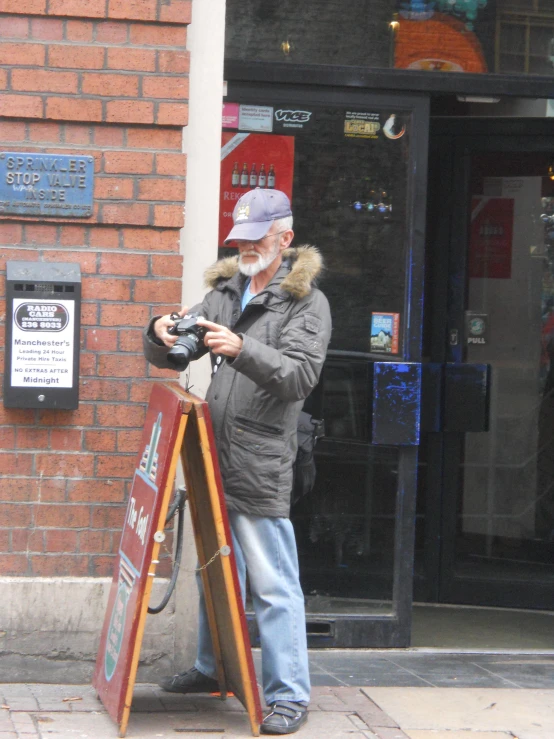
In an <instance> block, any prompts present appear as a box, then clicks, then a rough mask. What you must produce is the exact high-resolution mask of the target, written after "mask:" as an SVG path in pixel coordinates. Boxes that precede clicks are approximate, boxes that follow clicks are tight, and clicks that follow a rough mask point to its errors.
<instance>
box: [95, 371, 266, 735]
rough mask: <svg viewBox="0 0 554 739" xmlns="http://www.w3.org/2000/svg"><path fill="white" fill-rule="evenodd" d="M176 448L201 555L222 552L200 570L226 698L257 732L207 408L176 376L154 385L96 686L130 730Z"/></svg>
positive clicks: (122, 728)
mask: <svg viewBox="0 0 554 739" xmlns="http://www.w3.org/2000/svg"><path fill="white" fill-rule="evenodd" d="M179 456H181V460H182V464H183V468H184V471H185V479H186V482H187V496H188V501H189V506H190V509H191V514H192V519H193V528H194V535H195V540H196V546H197V552H198V558H199V562H200V564H205V563H206V562H207V561H208V559H209V558H211V556H212V554H214V553H215V552H211V549H212V548H213V547H214V546H216V547H217V551H218V553H221V554H222V555H223V552H224V553H225V554H224V555H223V556H219V557H217V562H216V563H215V567H212V566H210V568H209V570H208V568H206V569H205V570H203V571H202V577H203V581H204V589H205V595H206V603H207V607H208V616H209V621H210V628H211V634H212V640H213V642H214V651H215V655H216V662H217V664H218V681H219V684H220V690H221V697H222V698H225V697H226V691H227V689H229V690H232V691H233V692H234V693H235V695H236V696H237V698H239V700H241V702H242V703H243V705H244V706H245V708H246V710H247V712H248V715H249V718H250V723H251V728H252V733H253V735H254V736H258V735H259V724H260V723H261V719H262V712H261V706H260V700H259V695H258V690H257V685H256V675H255V672H254V665H253V662H252V653H251V650H250V642H249V639H248V630H247V626H246V616H245V614H244V608H243V604H242V598H241V594H240V587H239V582H238V575H237V571H236V563H235V559H234V554H233V552H232V538H231V532H230V528H229V522H228V518H227V512H226V508H225V499H224V495H223V487H222V484H221V475H220V472H219V466H218V462H217V455H216V453H215V440H214V437H213V431H212V426H211V420H210V417H209V411H208V406H207V403H206V402H205V401H203V400H201V399H199V398H196V397H195V396H193V395H190V394H189V393H186V392H185V391H184V390H183V389H182V388H181V386H180V385H177V384H174V383H168V384H166V385H160V384H156V385H154V387H153V390H152V394H151V398H150V403H149V406H148V411H147V414H146V420H145V425H144V431H143V435H142V440H141V447H140V452H139V454H138V457H137V464H136V469H135V475H134V479H133V486H132V489H131V493H130V496H129V503H128V506H127V511H126V513H125V519H124V525H123V531H122V536H121V544H120V548H119V553H118V557H117V559H116V562H115V567H114V575H113V580H112V585H111V589H110V595H109V600H108V606H107V609H106V616H105V619H104V625H103V629H102V634H101V639H100V647H99V650H98V657H97V661H96V669H95V673H94V677H93V685H94V687H95V688H96V690H97V692H98V696H99V698H100V699H101V700H102V702H103V704H104V706H105V708H106V710H107V711H108V713H109V715H110V716H111V718H112V719H113V720H114V721H115V722H116V723H117V724H118V725H119V735H120V736H121V737H124V736H125V734H126V731H127V725H128V721H129V715H130V710H131V703H132V696H133V689H134V684H135V679H136V674H137V669H138V661H139V656H140V647H141V644H142V638H143V635H144V627H145V621H146V614H147V610H148V602H149V599H150V593H151V590H152V582H153V578H154V574H155V570H156V564H157V559H158V554H159V549H160V545H161V541H162V540H163V538H162V537H163V529H164V526H165V520H166V516H167V510H168V507H169V501H170V499H171V497H172V495H173V488H174V481H175V473H176V469H177V464H178V460H179ZM156 533H157V536H156V537H155V534H156Z"/></svg>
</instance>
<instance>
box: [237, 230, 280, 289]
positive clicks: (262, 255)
mask: <svg viewBox="0 0 554 739" xmlns="http://www.w3.org/2000/svg"><path fill="white" fill-rule="evenodd" d="M280 235H281V233H279V232H276V230H275V223H273V224H272V225H271V228H270V229H269V231H268V232H267V234H266V235H265V236H264V237H263V238H261V239H258V241H242V240H238V239H237V241H236V244H237V247H238V250H239V270H240V271H241V272H242V274H243V275H246V276H247V277H255V275H257V274H259V273H260V272H263V271H264V269H267V268H268V267H269V265H270V264H271V263H272V262H273V261H274V260H275V259H276V258H277V257H278V256H279V254H280V252H281V249H280V238H279V237H280Z"/></svg>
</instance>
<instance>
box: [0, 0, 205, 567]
mask: <svg viewBox="0 0 554 739" xmlns="http://www.w3.org/2000/svg"><path fill="white" fill-rule="evenodd" d="M190 12H191V2H190V0H0V151H22V152H44V153H49V154H52V153H60V154H84V155H91V156H93V157H94V160H95V188H94V198H95V204H94V214H93V217H91V218H85V219H55V218H38V217H37V218H34V217H28V218H22V217H9V216H2V217H1V218H0V270H1V274H2V277H0V280H1V282H0V295H1V296H2V301H3V297H4V294H5V293H4V275H5V262H6V261H8V260H29V261H39V262H40V261H44V262H48V261H61V262H79V263H80V265H81V270H82V274H83V306H82V317H81V318H82V335H81V384H80V405H79V409H78V410H75V411H54V410H43V411H39V410H18V409H15V410H14V409H6V408H4V407H3V405H0V439H1V444H0V472H1V478H0V552H1V556H0V575H18V576H27V577H32V576H35V577H42V576H67V575H73V576H93V577H95V576H103V575H110V574H111V571H112V559H113V552H114V551H115V550H116V548H117V545H118V542H119V536H120V531H121V525H122V519H123V514H124V506H125V500H126V498H127V493H128V490H129V486H130V481H131V476H132V473H133V468H134V459H135V455H136V453H137V451H138V446H139V440H140V436H141V427H142V423H143V420H144V415H145V407H146V401H147V398H148V396H149V393H150V388H151V384H152V382H153V381H154V380H155V379H156V378H159V377H169V376H172V377H176V374H175V373H170V372H160V371H157V370H155V369H154V368H153V367H151V366H148V365H147V364H146V362H145V361H144V359H143V356H142V348H141V335H140V334H141V327H142V326H143V325H144V324H145V323H146V321H147V320H148V319H149V317H151V316H152V315H156V314H160V313H164V312H167V311H168V310H169V309H170V308H173V307H174V306H176V305H179V304H180V301H181V277H182V265H181V256H180V253H179V230H180V228H181V227H182V225H183V203H184V193H185V174H186V159H185V155H184V154H182V153H181V140H182V127H183V126H184V125H186V123H187V98H188V69H189V58H188V52H187V51H186V48H185V47H186V37H187V24H188V23H189V21H190ZM0 313H1V314H2V316H4V315H5V305H3V306H2V309H1V311H0ZM3 329H4V327H3V326H2V332H3ZM0 338H1V339H2V342H1V343H2V347H3V344H4V341H3V336H2V337H0ZM2 358H3V357H2Z"/></svg>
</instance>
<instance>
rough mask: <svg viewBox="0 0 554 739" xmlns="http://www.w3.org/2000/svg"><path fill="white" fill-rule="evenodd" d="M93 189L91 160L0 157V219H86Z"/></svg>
mask: <svg viewBox="0 0 554 739" xmlns="http://www.w3.org/2000/svg"><path fill="white" fill-rule="evenodd" d="M93 188H94V159H93V157H91V156H82V155H79V154H70V155H66V154H37V153H32V154H24V153H20V152H16V151H4V152H1V153H0V215H2V214H5V215H10V214H17V215H21V216H56V217H57V218H59V217H62V218H87V217H89V216H91V215H92V199H93Z"/></svg>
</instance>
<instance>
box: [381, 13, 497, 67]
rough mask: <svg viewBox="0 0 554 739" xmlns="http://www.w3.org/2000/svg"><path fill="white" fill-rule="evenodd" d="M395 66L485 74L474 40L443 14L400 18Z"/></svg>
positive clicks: (482, 57) (483, 59)
mask: <svg viewBox="0 0 554 739" xmlns="http://www.w3.org/2000/svg"><path fill="white" fill-rule="evenodd" d="M394 66H395V67H396V68H397V69H423V70H426V71H439V72H486V71H487V64H486V62H485V57H484V56H483V51H482V49H481V44H480V43H479V40H478V38H477V36H476V35H475V34H474V33H473V31H470V30H468V28H467V26H466V25H465V24H464V23H462V22H461V21H459V20H456V18H452V17H451V16H449V15H445V14H444V13H434V14H433V15H432V16H431V18H427V19H425V20H409V19H407V18H400V20H399V27H398V31H397V33H396V44H395V54H394Z"/></svg>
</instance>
